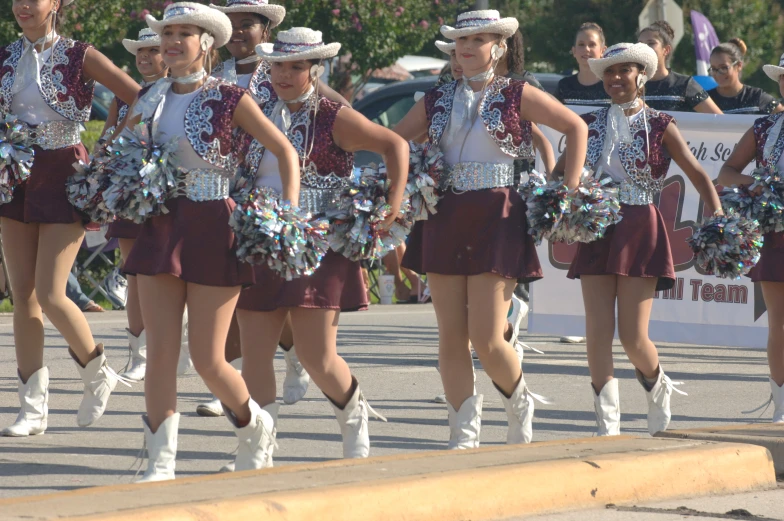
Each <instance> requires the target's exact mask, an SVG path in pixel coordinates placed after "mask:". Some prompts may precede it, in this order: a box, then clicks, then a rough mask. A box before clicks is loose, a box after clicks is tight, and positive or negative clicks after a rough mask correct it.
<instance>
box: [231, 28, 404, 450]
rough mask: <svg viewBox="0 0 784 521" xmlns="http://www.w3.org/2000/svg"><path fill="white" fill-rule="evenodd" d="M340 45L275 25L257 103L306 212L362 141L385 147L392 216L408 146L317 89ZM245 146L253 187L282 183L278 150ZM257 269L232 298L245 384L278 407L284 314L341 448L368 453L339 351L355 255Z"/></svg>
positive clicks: (320, 200)
mask: <svg viewBox="0 0 784 521" xmlns="http://www.w3.org/2000/svg"><path fill="white" fill-rule="evenodd" d="M339 49H340V44H339V43H329V44H325V43H324V42H323V41H322V35H321V32H320V31H313V30H311V29H307V28H304V27H295V28H293V29H290V30H288V31H283V32H281V33H279V34H278V36H277V40H276V41H275V43H274V44H273V43H266V44H262V45H260V46H259V47H257V52H258V53H259V54H260V55H261V56H262V58H264V59H265V60H267V61H269V62H270V63H271V72H270V74H271V80H270V82H269V83H265V84H263V85H262V89H264V96H263V98H262V99H263V100H264V102H263V103H262V104H261V108H262V110H263V111H264V113H265V114H266V115H267V116H268V117H269V118H270V119H272V121H273V122H274V123H275V125H277V127H278V128H280V129H281V131H283V132H284V133H285V134H286V135H287V136H288V139H289V140H290V141H291V143H292V144H293V145H294V147H295V148H296V149H297V152H298V154H299V159H300V163H301V168H302V188H301V190H300V197H299V204H300V207H301V208H302V209H304V210H307V211H308V212H310V213H311V214H313V215H314V217H315V216H323V215H324V213H325V212H326V211H327V210H328V209H330V208H331V205H332V203H333V202H334V201H336V199H337V197H338V195H339V194H340V192H341V190H342V189H343V187H345V186H346V185H347V183H348V181H349V178H350V176H351V175H352V172H353V164H354V152H356V151H358V150H369V151H372V152H376V153H378V154H380V155H381V156H383V158H384V161H385V163H386V165H387V170H388V178H389V180H390V181H391V187H390V193H389V203H390V205H391V207H392V212H391V213H390V215H389V217H388V218H387V219H386V221H385V223H387V224H391V223H392V221H393V220H394V219H395V216H396V215H397V213H398V210H399V208H400V203H401V200H402V196H403V188H404V186H405V183H406V177H407V174H408V145H407V143H406V142H405V141H403V140H402V139H401V138H400V137H398V136H397V135H395V134H394V133H393V132H391V131H389V130H387V129H385V128H383V127H381V126H380V125H376V124H374V123H371V122H370V121H368V120H367V119H365V118H364V117H363V116H362V115H361V114H359V113H358V112H356V111H354V110H353V109H351V108H349V107H346V106H343V105H341V104H340V103H336V102H334V101H330V100H328V99H327V98H326V97H324V96H322V95H321V94H319V93H318V92H317V85H318V82H317V79H318V77H319V76H320V75H321V71H320V64H321V62H322V61H323V60H326V59H329V58H332V57H334V56H336V55H337V53H338V51H339ZM249 150H250V152H249V153H248V154H247V156H246V162H247V165H248V168H249V170H250V171H251V172H255V174H256V176H255V177H256V180H255V184H256V186H260V187H270V188H272V189H274V190H276V191H281V189H282V186H281V175H280V174H281V172H280V169H279V166H278V161H277V159H276V158H275V157H274V156H271V155H270V154H269V152H268V151H264V150H263V149H261V147H259V146H258V143H252V144H251V145H250V148H249ZM255 273H256V285H255V286H251V287H250V288H247V289H245V290H243V292H242V294H241V295H240V300H239V303H238V304H237V317H238V319H239V323H240V333H241V336H242V351H243V366H244V367H243V371H249V372H250V374H251V375H252V376H253V380H254V381H258V383H259V384H258V386H255V385H254V386H253V388H252V389H254V390H257V391H258V395H256V394H254V398H255V399H256V400H257V401H258V402H259V403H260V404H263V405H265V409H268V410H269V411H270V413H271V414H273V415H274V414H275V412H276V411H277V405H276V404H275V386H274V373H273V371H272V364H271V361H272V359H273V357H274V355H275V349H276V348H277V345H278V338H279V334H280V330H281V328H282V327H283V323H284V321H285V319H286V316H287V315H290V316H291V322H292V325H293V332H294V342H295V344H296V346H297V351H298V355H299V359H300V361H301V363H302V365H303V366H304V367H305V369H307V371H308V373H309V374H310V377H311V378H312V380H313V381H314V382H315V383H316V385H318V387H319V389H321V391H322V392H323V393H324V394H325V395H326V396H327V398H328V399H329V401H330V403H331V404H332V407H333V408H334V410H335V414H336V416H337V420H338V424H339V425H340V431H341V434H342V436H343V456H344V457H346V458H363V457H367V456H368V453H369V450H370V441H369V437H368V426H367V423H368V412H369V411H370V412H372V409H370V407H369V405H368V403H367V401H366V400H365V398H364V396H363V395H362V391H361V390H360V388H359V384H358V382H357V380H356V379H355V378H354V377H353V376H352V374H351V370H350V369H349V367H348V365H347V364H346V362H345V360H343V358H341V357H340V356H339V355H338V353H337V333H338V321H339V318H340V312H341V311H355V310H360V309H365V308H367V306H368V301H367V292H366V290H365V284H364V281H363V278H362V272H361V267H360V264H359V262H354V261H351V260H349V259H347V258H346V257H344V256H343V255H341V254H339V253H336V252H334V251H332V250H330V251H329V252H328V253H327V255H326V256H325V257H324V259H323V261H322V263H321V266H320V267H319V268H318V269H317V270H316V272H315V273H314V274H313V275H311V276H309V277H302V278H299V279H294V280H292V281H286V280H284V279H283V278H281V277H279V276H278V275H277V274H275V273H274V272H272V271H271V270H270V269H269V268H268V267H267V266H258V267H256V268H255ZM260 370H263V371H264V374H260V372H259V371H260ZM264 381H271V382H273V385H271V386H270V385H268V384H266V383H265V382H264ZM271 451H272V448H271V447H270V453H271ZM269 463H270V465H271V464H272V461H271V460H270V462H269Z"/></svg>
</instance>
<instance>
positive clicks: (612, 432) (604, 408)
mask: <svg viewBox="0 0 784 521" xmlns="http://www.w3.org/2000/svg"><path fill="white" fill-rule="evenodd" d="M591 390H592V391H593V407H594V411H596V428H597V431H596V435H597V436H618V435H620V434H621V403H620V395H619V394H618V380H616V379H615V378H613V379H612V380H610V381H609V382H607V383H606V384H604V387H602V392H600V393H597V392H596V389H595V388H594V386H593V384H591Z"/></svg>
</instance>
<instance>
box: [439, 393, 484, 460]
mask: <svg viewBox="0 0 784 521" xmlns="http://www.w3.org/2000/svg"><path fill="white" fill-rule="evenodd" d="M483 401H484V396H483V395H481V394H474V396H469V397H468V398H466V401H464V402H463V403H462V404H461V405H460V409H459V410H457V411H456V410H455V408H454V407H452V404H451V403H449V401H447V403H446V410H447V413H448V414H449V445H448V446H447V448H448V449H449V450H457V449H475V448H477V447H479V435H480V433H481V431H482V402H483Z"/></svg>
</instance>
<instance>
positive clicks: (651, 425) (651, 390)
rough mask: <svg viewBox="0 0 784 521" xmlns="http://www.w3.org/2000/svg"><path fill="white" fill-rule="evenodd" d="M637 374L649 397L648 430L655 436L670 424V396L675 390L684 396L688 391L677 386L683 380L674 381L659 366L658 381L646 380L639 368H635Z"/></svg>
mask: <svg viewBox="0 0 784 521" xmlns="http://www.w3.org/2000/svg"><path fill="white" fill-rule="evenodd" d="M634 372H635V374H636V375H637V380H638V381H639V382H640V384H641V385H642V387H643V389H645V394H646V397H647V398H648V432H649V433H650V434H651V436H653V435H654V434H656V433H657V432H661V431H664V430H667V427H668V426H669V425H670V418H671V416H672V413H671V412H670V396H672V392H673V391H675V392H677V393H680V394H682V395H684V396H687V395H686V393H684V392H683V391H680V390H678V389H676V388H675V386H676V385H681V384H682V382H673V381H672V380H670V377H669V376H667V375H666V374H664V369H662V367H661V365H660V366H659V375H658V376H657V377H656V382H655V383H654V384H653V385H651V384H649V383H647V382H646V381H645V377H644V376H643V374H642V373H641V372H640V371H639V370H638V369H635V370H634Z"/></svg>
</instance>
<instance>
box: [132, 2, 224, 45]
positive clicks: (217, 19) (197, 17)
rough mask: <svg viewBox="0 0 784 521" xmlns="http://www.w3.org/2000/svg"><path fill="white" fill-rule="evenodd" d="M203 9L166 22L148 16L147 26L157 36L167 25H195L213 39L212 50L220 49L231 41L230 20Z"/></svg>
mask: <svg viewBox="0 0 784 521" xmlns="http://www.w3.org/2000/svg"><path fill="white" fill-rule="evenodd" d="M203 7H205V9H204V10H200V11H194V12H191V13H186V14H181V15H177V16H172V17H171V18H167V19H166V20H157V19H156V18H155V17H154V16H153V15H151V14H148V15H147V18H146V20H147V25H148V26H149V27H150V29H152V30H153V31H155V33H156V34H159V35H160V34H161V33H162V32H163V28H164V27H166V26H167V25H195V26H197V27H201V28H202V29H204V30H205V31H207V32H208V33H210V34H211V35H212V36H213V38H215V44H214V45H213V48H214V49H220V48H221V47H223V46H224V45H226V44H227V43H229V40H230V39H231V33H232V29H231V20H229V17H228V16H226V15H225V14H223V13H221V12H220V11H218V10H216V9H210V10H209V11H207V10H206V9H209V8H207V6H203ZM210 11H211V12H210Z"/></svg>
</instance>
